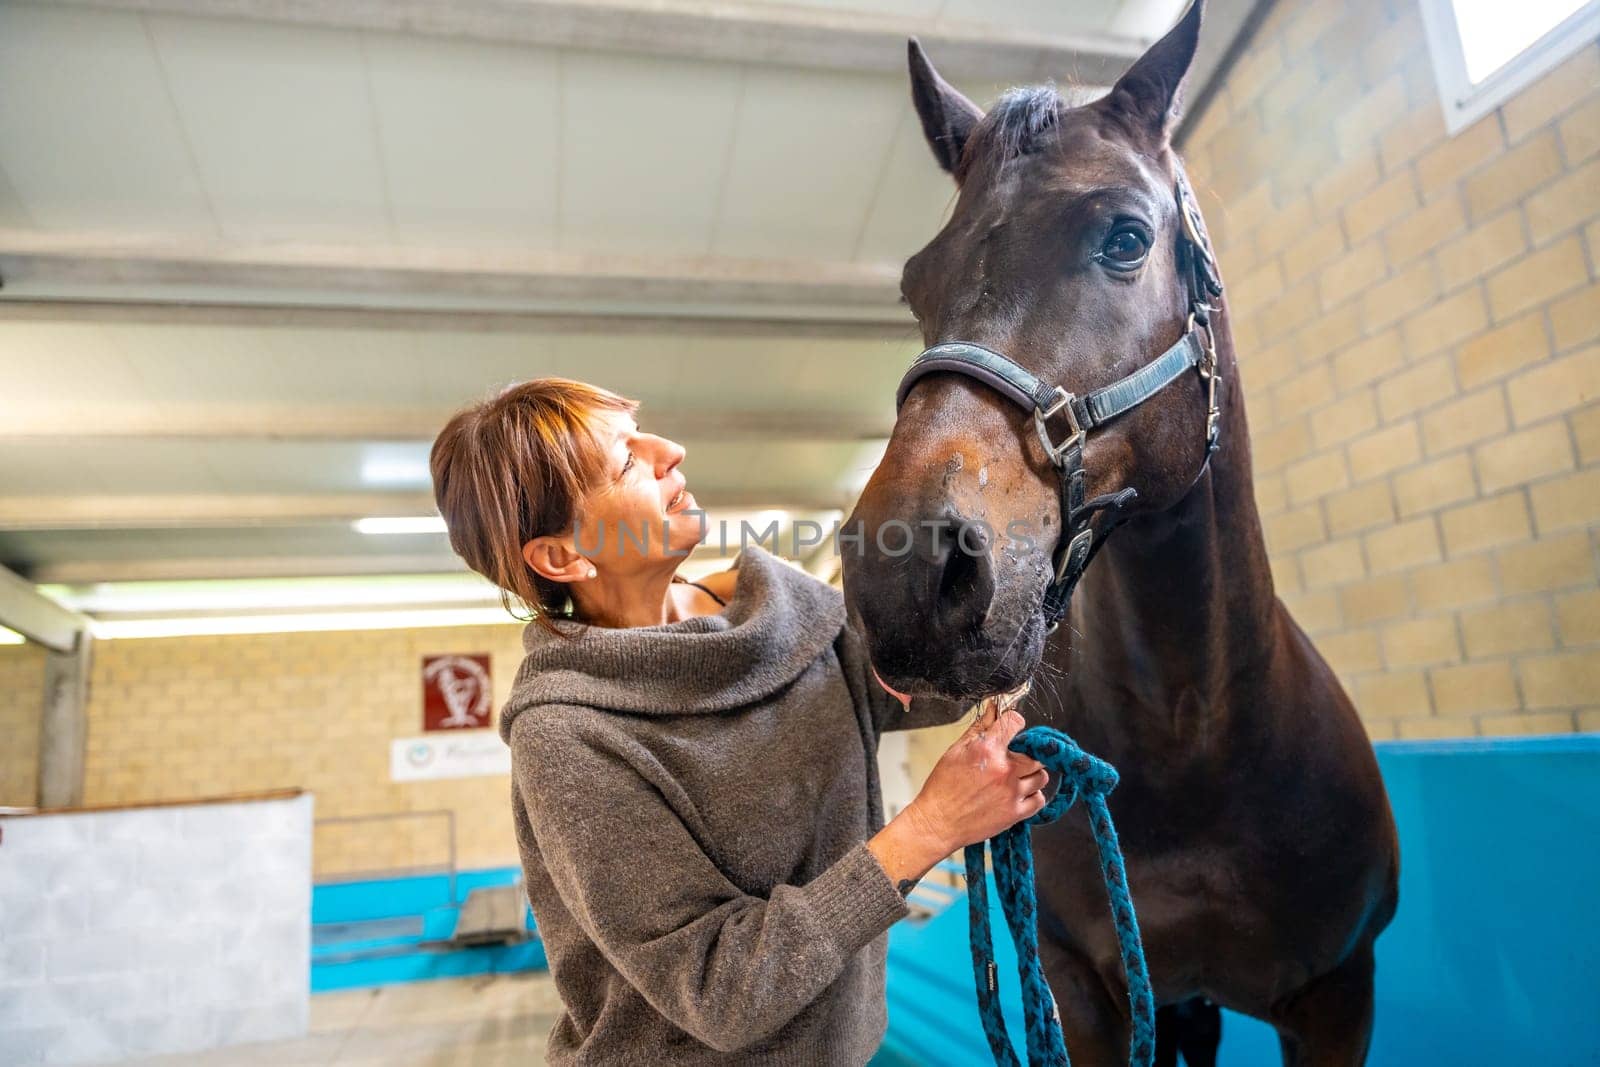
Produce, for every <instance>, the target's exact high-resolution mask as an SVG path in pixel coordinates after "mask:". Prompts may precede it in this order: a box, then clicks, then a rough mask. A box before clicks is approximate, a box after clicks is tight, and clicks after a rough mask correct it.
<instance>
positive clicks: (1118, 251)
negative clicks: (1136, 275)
mask: <svg viewBox="0 0 1600 1067" xmlns="http://www.w3.org/2000/svg"><path fill="white" fill-rule="evenodd" d="M1149 252H1150V242H1149V240H1147V239H1146V238H1145V235H1144V233H1143V232H1141V231H1139V230H1136V229H1133V228H1132V227H1129V226H1120V227H1118V228H1117V229H1115V230H1112V231H1111V236H1109V237H1107V238H1106V243H1105V244H1103V245H1101V246H1100V254H1099V256H1097V257H1096V258H1097V259H1099V260H1100V261H1101V262H1102V263H1104V264H1105V265H1106V266H1108V267H1111V268H1113V269H1114V270H1132V269H1133V268H1135V267H1137V266H1138V265H1139V264H1141V263H1143V262H1144V257H1145V256H1146V255H1148V254H1149Z"/></svg>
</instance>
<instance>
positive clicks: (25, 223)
mask: <svg viewBox="0 0 1600 1067" xmlns="http://www.w3.org/2000/svg"><path fill="white" fill-rule="evenodd" d="M0 227H3V228H6V229H14V230H31V229H33V228H34V223H33V219H32V218H31V217H30V216H29V215H28V209H27V208H26V207H25V206H24V205H23V203H22V197H21V195H19V194H18V193H17V190H16V187H15V186H13V185H12V184H11V179H10V178H8V177H6V172H5V168H4V167H0Z"/></svg>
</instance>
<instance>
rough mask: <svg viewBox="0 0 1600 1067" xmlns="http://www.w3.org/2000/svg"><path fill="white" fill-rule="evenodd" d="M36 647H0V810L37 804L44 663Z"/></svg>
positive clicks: (42, 653)
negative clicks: (0, 808) (1, 807)
mask: <svg viewBox="0 0 1600 1067" xmlns="http://www.w3.org/2000/svg"><path fill="white" fill-rule="evenodd" d="M46 655H47V653H46V652H45V650H44V649H43V648H41V647H40V646H38V645H35V644H32V643H28V644H21V645H0V806H3V807H32V806H33V805H34V804H36V803H38V800H39V717H40V715H41V714H42V713H43V711H44V661H45V656H46Z"/></svg>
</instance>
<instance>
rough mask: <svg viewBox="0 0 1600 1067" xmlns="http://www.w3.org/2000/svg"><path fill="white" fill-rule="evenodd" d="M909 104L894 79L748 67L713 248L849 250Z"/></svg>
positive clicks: (837, 254) (807, 252)
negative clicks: (895, 130)
mask: <svg viewBox="0 0 1600 1067" xmlns="http://www.w3.org/2000/svg"><path fill="white" fill-rule="evenodd" d="M908 106H909V103H908V99H907V95H906V92H905V90H904V88H903V87H902V86H901V84H900V83H899V82H898V80H896V79H891V78H884V77H880V76H877V75H858V74H844V73H839V72H834V73H831V74H827V75H823V74H820V73H814V72H807V73H801V72H796V71H790V70H784V69H781V68H780V69H773V70H761V71H754V70H753V71H751V72H750V74H749V75H748V77H747V78H746V82H745V93H744V104H743V107H742V108H741V111H740V115H739V127H738V130H739V132H738V137H737V139H736V140H735V142H734V149H733V159H732V162H731V165H730V167H729V174H728V184H727V190H726V193H725V195H724V197H723V202H722V209H721V211H720V212H719V214H718V216H717V231H716V241H715V244H714V245H713V250H714V251H716V252H720V253H724V254H728V255H736V256H752V257H761V258H765V259H784V258H788V259H812V260H824V261H827V260H848V259H850V258H851V255H852V253H853V251H854V248H855V244H856V240H857V238H858V236H859V235H860V233H861V228H862V224H863V223H864V221H865V219H866V216H867V212H868V209H869V208H870V206H871V204H872V202H873V199H874V197H875V195H876V193H877V187H878V182H879V181H880V179H881V177H882V174H883V165H884V161H885V159H886V158H887V156H888V152H889V145H890V142H891V141H892V139H893V134H894V128H895V124H896V123H897V122H898V120H899V118H900V115H901V113H902V112H903V111H904V110H905V109H906V108H907V107H908Z"/></svg>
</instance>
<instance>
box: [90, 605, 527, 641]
mask: <svg viewBox="0 0 1600 1067" xmlns="http://www.w3.org/2000/svg"><path fill="white" fill-rule="evenodd" d="M516 624H517V621H516V620H515V619H513V618H511V616H509V615H507V614H506V613H505V611H504V610H503V609H501V608H498V607H495V608H453V609H443V610H434V611H330V612H321V613H317V614H310V615H191V616H189V617H187V618H179V619H119V620H113V621H103V622H102V621H95V622H91V623H90V628H91V630H92V631H93V633H94V636H95V637H96V638H98V639H100V640H102V641H120V640H128V639H132V638H141V637H143V638H148V637H210V636H215V635H219V634H281V633H310V632H323V631H329V630H410V629H427V628H430V627H435V626H497V625H516Z"/></svg>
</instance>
